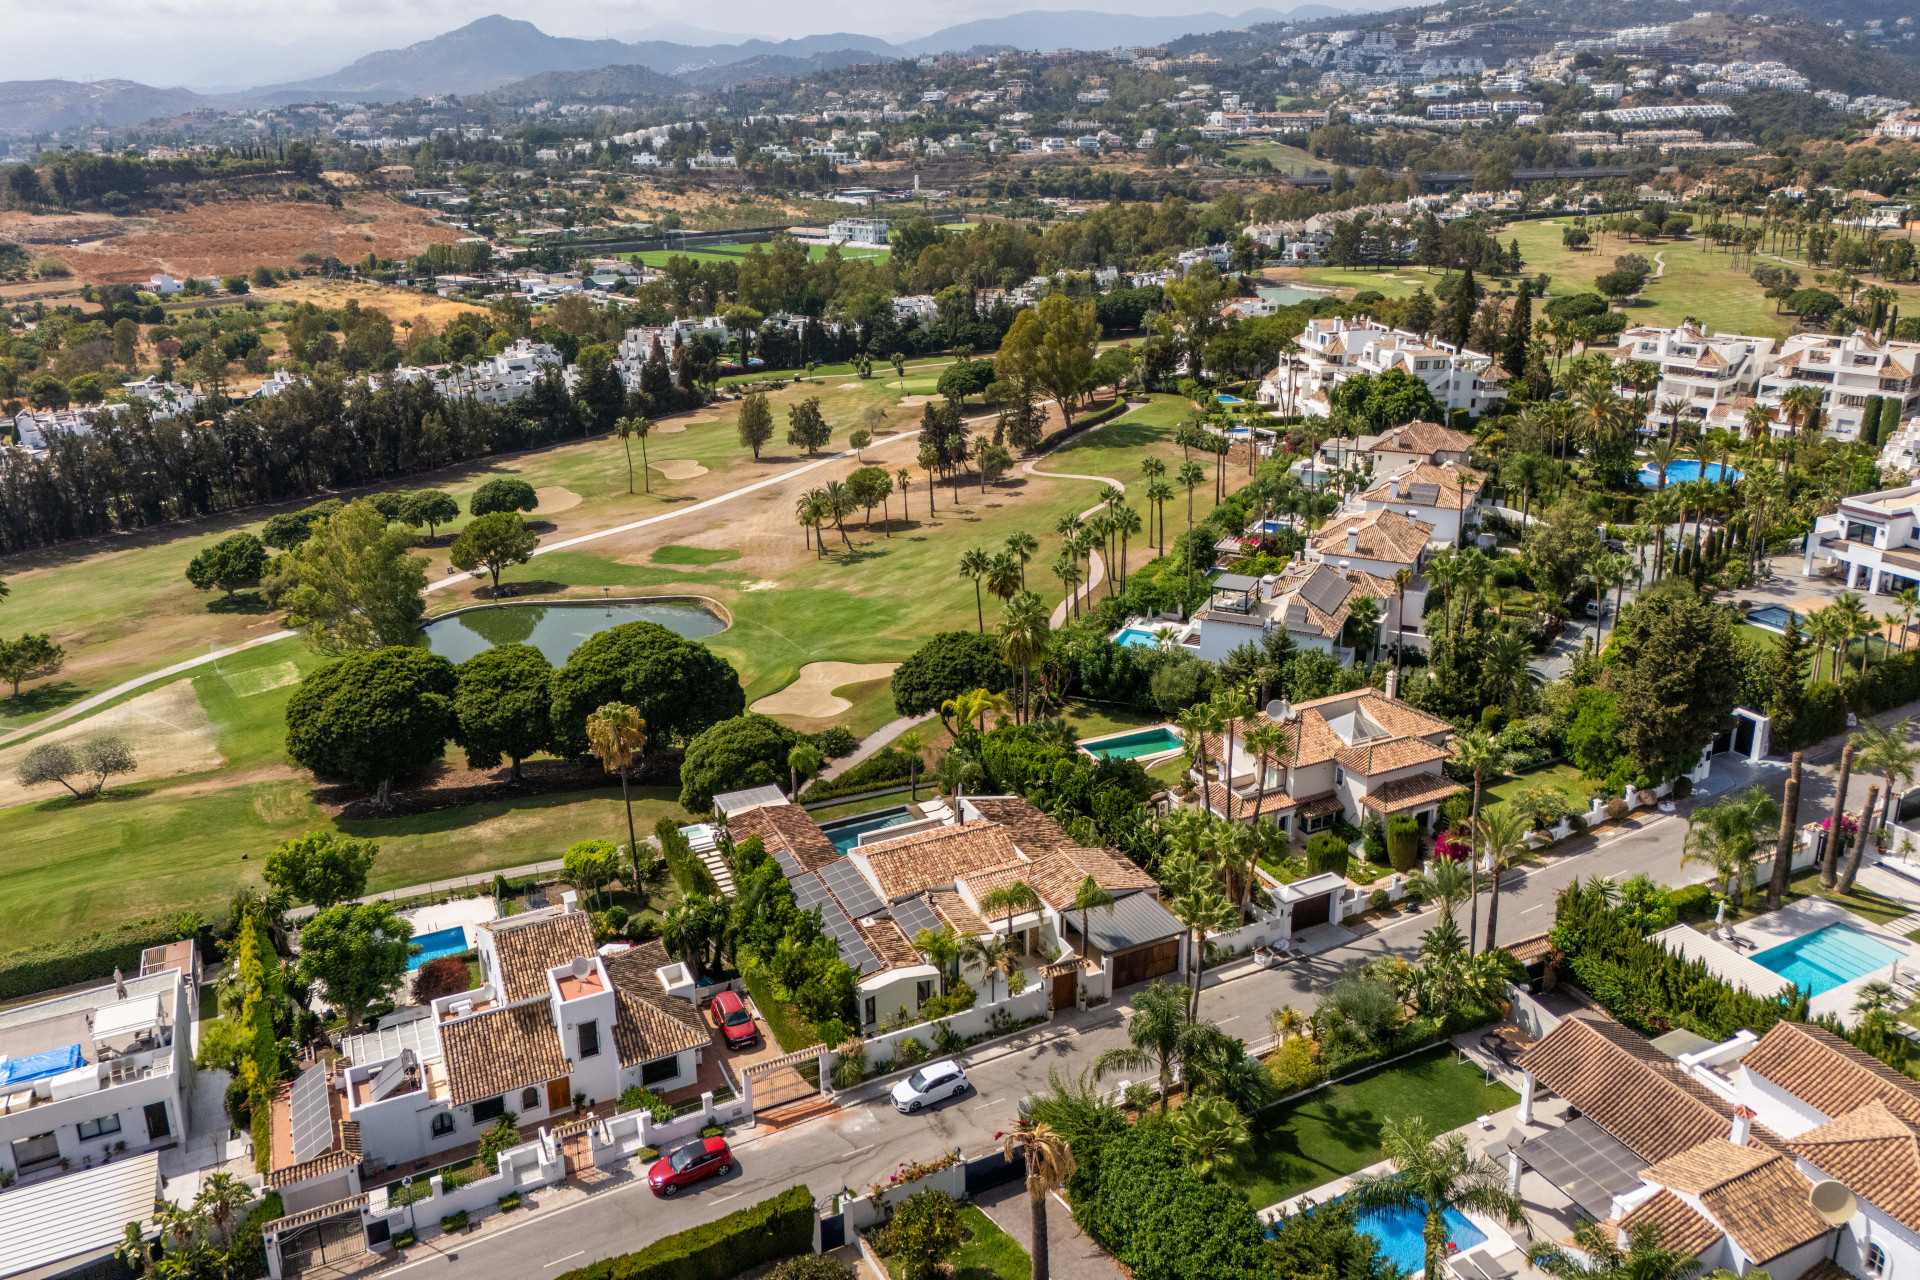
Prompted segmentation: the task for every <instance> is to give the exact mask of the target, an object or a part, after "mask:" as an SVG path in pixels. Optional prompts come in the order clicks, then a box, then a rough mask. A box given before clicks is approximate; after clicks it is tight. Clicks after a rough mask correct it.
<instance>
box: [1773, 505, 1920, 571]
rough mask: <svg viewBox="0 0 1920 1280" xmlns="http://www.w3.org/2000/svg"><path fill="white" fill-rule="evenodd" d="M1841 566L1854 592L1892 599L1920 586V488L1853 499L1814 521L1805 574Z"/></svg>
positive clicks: (1802, 569) (1807, 550) (1808, 537)
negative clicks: (1899, 592) (1910, 588)
mask: <svg viewBox="0 0 1920 1280" xmlns="http://www.w3.org/2000/svg"><path fill="white" fill-rule="evenodd" d="M1842 565H1844V566H1845V567H1846V575H1847V589H1848V590H1849V591H1865V592H1866V593H1867V594H1868V595H1879V594H1881V593H1882V592H1885V593H1886V594H1888V595H1891V594H1893V593H1894V592H1897V591H1902V590H1905V589H1906V588H1908V587H1913V586H1920V485H1903V486H1901V487H1900V488H1897V489H1881V490H1879V491H1877V492H1875V493H1856V494H1853V495H1851V496H1850V497H1845V498H1842V499H1840V505H1839V507H1838V508H1836V509H1835V510H1834V512H1833V513H1832V514H1831V515H1824V516H1821V517H1819V518H1818V519H1817V520H1815V521H1814V525H1813V529H1812V530H1811V531H1810V532H1809V533H1808V534H1807V549H1806V555H1805V558H1804V559H1803V561H1802V563H1801V567H1800V572H1801V573H1802V574H1803V575H1811V574H1812V573H1813V572H1814V570H1815V569H1816V568H1819V569H1834V568H1837V567H1839V566H1842Z"/></svg>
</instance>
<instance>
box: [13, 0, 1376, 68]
mask: <svg viewBox="0 0 1920 1280" xmlns="http://www.w3.org/2000/svg"><path fill="white" fill-rule="evenodd" d="M1298 2H1299V0H1280V2H1279V3H1273V4H1272V5H1271V7H1273V8H1277V9H1282V10H1285V9H1289V8H1292V7H1293V4H1294V3H1298ZM1258 3H1259V0H1238V2H1229V3H1225V4H1215V3H1207V0H1077V2H1074V0H1069V2H1067V3H1047V2H1046V0H1024V2H1023V0H1008V2H1006V3H1002V4H980V3H972V2H969V3H962V2H961V0H915V2H914V3H912V4H907V5H901V4H898V3H888V2H885V0H842V2H841V3H837V4H834V5H832V6H830V7H825V8H822V7H817V6H813V5H795V4H791V3H787V2H785V0H739V2H736V3H729V4H722V5H711V6H705V5H703V6H698V7H695V6H687V5H664V4H632V3H610V2H608V0H540V2H539V3H534V2H533V0H517V2H515V0H507V2H505V3H497V4H496V3H490V0H482V4H483V5H484V7H482V6H476V5H473V4H454V3H447V2H446V0H415V2H413V3H408V4H405V5H399V4H394V3H391V0H270V3H267V4H261V3H257V2H246V3H243V2H241V0H0V32H4V33H5V37H4V39H0V80H26V79H51V78H61V79H80V78H92V79H105V78H108V77H120V78H124V79H129V80H138V81H141V82H143V83H145V84H152V85H187V86H192V87H202V86H221V87H229V88H232V87H241V86H249V85H256V84H267V83H273V82H275V81H285V80H294V79H301V78H304V77H308V76H314V75H320V74H324V73H325V72H327V71H331V70H333V69H334V68H335V67H338V66H340V65H342V64H344V63H346V62H349V61H351V60H352V59H354V58H357V57H359V56H361V55H362V54H366V53H370V52H372V51H374V50H376V49H384V48H393V47H395V46H399V45H404V44H408V43H411V42H413V41H415V40H422V39H425V38H427V37H430V36H434V35H438V34H440V33H441V32H443V31H449V30H451V29H453V28H455V27H459V26H462V25H464V24H466V23H468V22H471V21H472V20H473V19H475V18H478V17H483V16H485V15H486V14H489V13H503V14H506V15H507V16H508V17H515V18H525V19H527V20H528V21H530V22H533V23H535V24H537V25H538V26H539V27H540V28H541V30H543V31H546V32H547V33H549V34H550V35H566V36H586V37H605V36H611V35H616V34H628V33H633V32H638V31H643V30H646V29H648V28H651V27H656V26H665V25H685V26H692V27H705V28H709V29H711V28H719V29H721V30H724V31H728V32H734V33H738V34H736V35H735V36H734V37H733V38H734V39H747V38H751V37H754V36H758V37H761V38H763V39H782V38H786V37H792V36H803V35H809V34H814V33H816V32H827V31H855V32H862V33H866V34H871V35H876V36H880V37H882V38H883V39H905V38H910V37H913V36H920V35H926V34H929V33H931V32H933V31H937V30H939V29H940V28H941V27H945V26H949V25H951V24H953V23H956V22H968V21H972V20H974V19H976V18H985V17H994V16H998V15H1001V14H1007V13H1017V12H1021V11H1024V10H1027V9H1074V8H1079V9H1093V10H1097V11H1102V12H1108V13H1141V14H1145V13H1156V14H1181V13H1194V12H1209V11H1214V12H1221V13H1240V12H1243V11H1245V10H1246V9H1249V8H1253V7H1256V5H1257V4H1258ZM1334 3H1336V4H1338V3H1339V0H1334ZM1342 7H1346V6H1342ZM1356 7H1357V6H1356ZM823 14H830V15H831V16H830V17H825V16H820V17H816V15H823Z"/></svg>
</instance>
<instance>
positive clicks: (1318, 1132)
mask: <svg viewBox="0 0 1920 1280" xmlns="http://www.w3.org/2000/svg"><path fill="white" fill-rule="evenodd" d="M1453 1058H1454V1055H1453V1049H1452V1048H1451V1047H1450V1046H1440V1047H1436V1048H1434V1049H1433V1050H1431V1051H1430V1052H1428V1053H1425V1054H1422V1055H1421V1056H1419V1057H1417V1058H1410V1059H1408V1060H1407V1061H1405V1062H1403V1063H1400V1064H1397V1065H1395V1066H1391V1067H1384V1068H1382V1069H1381V1070H1379V1071H1376V1072H1374V1073H1373V1074H1372V1075H1369V1076H1364V1077H1362V1078H1361V1079H1359V1080H1355V1081H1353V1082H1352V1083H1349V1084H1338V1085H1333V1086H1330V1087H1329V1088H1326V1089H1322V1090H1321V1091H1320V1092H1318V1093H1316V1094H1313V1095H1312V1096H1311V1097H1308V1098H1304V1099H1302V1100H1301V1101H1299V1102H1297V1103H1294V1104H1293V1105H1291V1106H1289V1107H1286V1108H1284V1109H1282V1110H1280V1111H1278V1112H1276V1113H1275V1114H1274V1115H1273V1117H1272V1119H1271V1120H1270V1121H1268V1122H1267V1123H1266V1124H1264V1125H1262V1126H1261V1127H1260V1128H1259V1130H1258V1132H1257V1133H1256V1134H1255V1137H1254V1150H1253V1155H1252V1156H1250V1157H1247V1158H1244V1159H1243V1160H1242V1161H1241V1162H1240V1164H1239V1166H1238V1167H1237V1168H1236V1169H1235V1170H1234V1171H1233V1172H1232V1173H1231V1174H1229V1175H1228V1181H1229V1182H1231V1183H1232V1184H1233V1185H1235V1186H1237V1187H1239V1188H1240V1190H1241V1191H1242V1192H1243V1193H1244V1194H1245V1195H1246V1197H1247V1199H1249V1200H1251V1201H1252V1202H1253V1204H1254V1206H1255V1207H1256V1208H1265V1207H1266V1206H1268V1205H1270V1204H1277V1203H1278V1202H1280V1201H1282V1200H1285V1199H1287V1198H1289V1197H1291V1196H1296V1195H1299V1194H1300V1193H1301V1192H1302V1191H1310V1190H1312V1189H1313V1188H1314V1187H1317V1186H1319V1185H1320V1184H1321V1183H1324V1182H1331V1181H1332V1180H1333V1179H1335V1178H1339V1177H1343V1176H1345V1175H1347V1174H1349V1173H1352V1172H1354V1171H1355V1170H1356V1169H1364V1168H1365V1167H1367V1166H1368V1165H1370V1164H1374V1163H1375V1162H1377V1161H1379V1160H1380V1159H1381V1158H1382V1157H1381V1152H1380V1136H1381V1128H1382V1126H1383V1125H1384V1123H1385V1122H1386V1121H1388V1120H1405V1119H1407V1118H1408V1117H1411V1116H1419V1117H1421V1118H1423V1119H1425V1120H1426V1122H1427V1128H1428V1129H1429V1131H1431V1132H1432V1133H1434V1134H1441V1133H1445V1132H1446V1131H1447V1130H1449V1129H1455V1128H1458V1127H1459V1126H1461V1125H1463V1124H1466V1123H1468V1122H1469V1121H1471V1120H1472V1119H1473V1118H1474V1117H1475V1116H1478V1115H1484V1114H1488V1113H1491V1112H1495V1111H1500V1110H1503V1109H1505V1108H1507V1107H1510V1106H1513V1105H1514V1104H1515V1103H1517V1102H1518V1101H1519V1100H1520V1095H1518V1094H1517V1093H1515V1092H1514V1091H1513V1090H1511V1089H1509V1088H1507V1087H1506V1086H1505V1085H1503V1084H1491V1085H1490V1084H1488V1083H1486V1073H1485V1072H1483V1071H1482V1070H1481V1069H1480V1068H1479V1067H1476V1066H1474V1065H1473V1064H1472V1063H1467V1062H1455V1061H1454V1060H1453Z"/></svg>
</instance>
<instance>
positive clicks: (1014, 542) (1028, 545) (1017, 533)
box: [1005, 529, 1040, 591]
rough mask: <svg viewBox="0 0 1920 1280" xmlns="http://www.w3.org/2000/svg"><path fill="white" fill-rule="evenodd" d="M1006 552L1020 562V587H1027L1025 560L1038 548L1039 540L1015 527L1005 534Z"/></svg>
mask: <svg viewBox="0 0 1920 1280" xmlns="http://www.w3.org/2000/svg"><path fill="white" fill-rule="evenodd" d="M1005 545H1006V548H1007V554H1008V555H1010V556H1012V557H1014V558H1015V559H1016V560H1018V561H1019V562H1020V589H1021V590H1022V591H1024V590H1026V587H1027V561H1029V560H1031V559H1032V558H1033V557H1034V555H1035V554H1037V553H1038V552H1039V550H1040V540H1039V539H1038V538H1036V537H1034V536H1033V535H1032V534H1030V533H1028V532H1027V531H1026V530H1025V529H1016V530H1014V531H1013V532H1012V533H1010V534H1008V535H1007V541H1006V544H1005Z"/></svg>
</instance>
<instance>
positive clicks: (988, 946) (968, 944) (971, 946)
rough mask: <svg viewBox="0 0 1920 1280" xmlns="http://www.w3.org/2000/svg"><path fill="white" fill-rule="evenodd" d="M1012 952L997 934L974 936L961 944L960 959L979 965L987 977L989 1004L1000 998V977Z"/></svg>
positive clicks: (978, 934) (1003, 939) (1005, 941)
mask: <svg viewBox="0 0 1920 1280" xmlns="http://www.w3.org/2000/svg"><path fill="white" fill-rule="evenodd" d="M1012 950H1013V949H1012V948H1011V947H1009V946H1007V940H1006V939H1005V938H1003V937H1001V936H1000V935H999V934H997V933H976V934H972V935H969V936H968V937H967V938H965V939H964V940H963V941H962V942H961V943H960V958H961V959H963V960H965V961H966V962H967V963H968V964H977V965H979V966H980V968H981V970H982V972H984V973H985V975H986V978H987V1003H988V1004H992V1003H994V1002H995V1001H996V1000H998V999H999V997H1000V986H999V975H1000V973H1001V971H1002V970H1004V969H1005V968H1006V965H1007V958H1008V956H1010V955H1011V954H1012Z"/></svg>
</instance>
